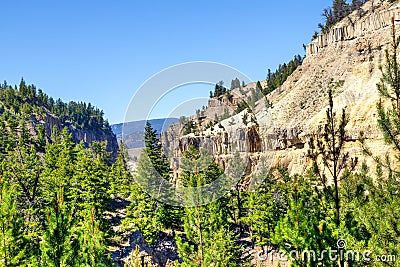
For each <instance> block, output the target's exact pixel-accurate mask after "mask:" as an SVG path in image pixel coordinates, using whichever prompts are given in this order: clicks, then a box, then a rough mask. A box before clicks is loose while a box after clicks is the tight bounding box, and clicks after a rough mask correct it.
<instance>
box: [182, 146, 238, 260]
mask: <svg viewBox="0 0 400 267" xmlns="http://www.w3.org/2000/svg"><path fill="white" fill-rule="evenodd" d="M184 157H185V159H186V162H183V165H186V166H185V167H184V169H185V171H184V172H183V173H182V176H181V179H182V180H183V184H184V185H185V186H187V187H188V190H189V191H191V193H188V194H186V195H185V197H186V199H185V203H187V204H189V205H188V207H187V208H185V214H184V218H183V221H184V231H185V239H182V238H181V237H179V236H177V237H176V241H177V246H178V252H179V255H180V257H181V258H182V260H183V263H182V266H212V265H215V266H237V265H238V263H237V262H236V260H235V257H236V251H237V248H236V246H235V244H234V235H233V234H232V233H231V232H230V230H229V227H230V225H229V223H228V209H227V207H226V205H225V203H224V201H222V200H221V199H220V200H213V199H204V198H207V197H209V196H208V194H204V193H203V192H202V188H201V186H204V185H206V184H208V183H210V182H212V181H215V180H217V179H218V178H219V177H220V176H221V174H222V173H223V171H222V170H221V169H220V168H215V165H214V164H212V163H211V164H210V165H209V167H205V166H207V162H209V160H208V159H206V158H205V155H204V154H202V153H201V152H200V151H196V150H195V149H194V148H193V147H191V148H190V149H189V150H188V151H186V152H185V154H184ZM208 201H211V203H209V204H207V205H202V203H206V202H208Z"/></svg>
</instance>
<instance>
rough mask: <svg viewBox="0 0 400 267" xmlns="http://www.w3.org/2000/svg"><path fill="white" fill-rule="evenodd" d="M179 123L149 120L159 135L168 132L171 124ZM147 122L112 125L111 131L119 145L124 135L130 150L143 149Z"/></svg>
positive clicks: (169, 120)
mask: <svg viewBox="0 0 400 267" xmlns="http://www.w3.org/2000/svg"><path fill="white" fill-rule="evenodd" d="M178 121H179V120H178V119H176V118H166V119H154V120H148V122H150V124H151V126H152V127H153V129H154V130H156V131H157V133H158V134H160V133H161V132H163V131H165V130H167V129H168V127H169V126H170V125H171V124H173V123H177V122H178ZM146 122H147V121H146V120H141V121H131V122H125V123H118V124H113V125H111V129H112V131H113V132H114V133H115V135H116V136H117V140H118V143H119V142H120V140H121V138H122V134H124V143H125V145H127V147H128V148H142V147H143V137H144V127H145V126H146ZM122 131H124V132H122Z"/></svg>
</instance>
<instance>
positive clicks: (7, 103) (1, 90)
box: [0, 78, 110, 130]
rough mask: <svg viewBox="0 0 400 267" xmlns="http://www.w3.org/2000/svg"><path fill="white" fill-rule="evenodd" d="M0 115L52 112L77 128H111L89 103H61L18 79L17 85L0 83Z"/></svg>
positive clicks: (100, 113) (101, 114) (100, 112)
mask: <svg viewBox="0 0 400 267" xmlns="http://www.w3.org/2000/svg"><path fill="white" fill-rule="evenodd" d="M0 101H1V103H0V114H1V115H2V117H3V118H4V119H8V118H10V117H11V116H19V115H30V114H31V113H35V114H38V115H44V114H46V113H52V114H54V115H56V116H58V117H59V118H60V119H61V120H62V121H65V122H71V123H72V124H73V125H74V126H75V127H76V128H80V129H94V128H99V129H105V130H110V125H109V123H108V121H107V120H105V119H104V118H103V116H104V112H103V111H102V110H100V109H98V108H96V107H94V106H92V105H91V104H90V103H85V102H74V101H70V102H69V103H65V102H63V101H62V100H61V99H57V100H54V99H53V98H52V97H49V96H48V95H47V94H45V93H44V92H43V91H42V90H41V89H37V88H36V86H35V85H33V84H31V85H27V84H26V82H25V81H24V79H23V78H22V79H21V82H20V84H19V86H16V85H15V86H14V87H13V86H11V85H8V84H7V82H6V81H4V83H2V84H0Z"/></svg>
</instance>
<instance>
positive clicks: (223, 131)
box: [162, 0, 400, 174]
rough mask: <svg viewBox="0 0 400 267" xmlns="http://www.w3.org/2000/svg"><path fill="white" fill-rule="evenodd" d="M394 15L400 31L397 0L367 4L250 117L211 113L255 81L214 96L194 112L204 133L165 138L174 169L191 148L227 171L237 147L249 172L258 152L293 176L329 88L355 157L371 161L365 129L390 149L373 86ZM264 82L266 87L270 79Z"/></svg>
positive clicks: (178, 129) (378, 147)
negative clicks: (344, 114) (378, 116)
mask: <svg viewBox="0 0 400 267" xmlns="http://www.w3.org/2000/svg"><path fill="white" fill-rule="evenodd" d="M392 17H394V19H395V24H396V26H397V29H399V28H400V27H399V25H398V24H399V21H400V5H399V3H398V2H396V3H394V4H390V3H389V2H388V1H377V0H371V1H368V2H367V3H366V4H365V5H364V6H363V7H362V9H361V10H358V11H354V12H353V13H352V14H350V15H349V16H348V17H346V18H345V19H344V20H342V21H341V22H339V23H337V24H336V25H335V26H334V27H333V28H332V29H331V30H330V32H329V33H327V34H324V35H322V36H319V37H318V38H317V39H315V40H314V41H312V42H311V43H310V44H309V45H307V49H306V51H307V55H306V58H305V59H304V61H303V64H302V65H301V66H300V67H298V68H297V70H296V71H295V72H294V73H293V74H292V75H291V76H290V77H289V78H288V79H287V80H286V82H285V83H284V84H283V85H282V86H281V87H280V88H278V89H276V90H275V91H273V92H272V93H270V94H268V95H267V96H266V98H262V99H261V100H259V101H257V102H256V104H255V105H254V107H252V108H251V109H252V113H253V115H251V114H250V113H251V112H250V113H249V112H248V111H247V110H246V109H245V110H243V111H240V112H239V113H233V116H230V117H229V118H227V119H224V120H222V121H220V122H218V123H216V122H215V121H214V123H211V124H210V121H213V118H214V113H216V112H220V114H221V110H224V109H225V108H230V109H231V110H235V108H236V107H237V104H238V102H240V100H238V99H242V100H245V101H248V96H249V95H251V91H252V90H254V89H255V88H256V84H255V83H254V84H248V85H247V86H245V87H244V88H241V89H240V90H235V92H234V93H233V97H232V96H229V97H225V98H224V97H220V98H219V99H211V100H210V103H209V106H208V108H207V110H206V111H205V114H204V116H202V117H201V118H199V117H197V118H196V117H194V118H195V120H196V122H197V123H198V125H201V131H199V132H197V133H190V134H183V133H184V131H183V130H182V129H184V126H182V125H180V126H179V125H175V126H174V127H171V128H170V129H169V130H168V131H167V132H165V133H164V134H163V135H162V142H163V144H164V146H165V147H166V151H168V153H169V154H171V155H173V158H172V162H173V166H174V168H175V169H176V170H178V167H179V162H180V156H181V154H182V152H183V151H185V150H186V149H187V147H188V146H189V145H194V146H196V147H198V148H205V149H207V150H209V151H210V152H211V153H212V154H214V155H216V158H217V161H218V162H219V163H220V165H221V166H222V167H223V168H226V166H228V165H229V159H230V158H231V157H232V153H233V152H234V151H240V152H241V153H242V154H246V157H247V159H248V161H247V164H248V168H247V171H248V174H249V173H251V172H254V171H256V169H257V167H256V166H257V163H258V161H259V159H260V158H261V157H264V158H265V159H266V162H267V163H268V164H269V165H270V166H271V167H278V166H279V167H287V168H288V170H289V172H290V174H295V173H304V171H305V170H306V168H307V166H308V160H307V157H306V154H307V150H308V140H309V137H310V136H311V135H312V134H314V133H316V132H317V130H318V129H319V128H320V127H321V125H323V123H324V120H325V114H326V108H327V105H328V97H327V91H328V89H329V88H332V89H333V92H334V109H335V110H336V111H338V113H339V112H340V111H341V109H342V108H345V109H346V112H347V114H348V119H349V123H348V124H347V127H346V130H347V143H346V147H347V150H348V151H349V152H350V154H351V155H352V156H357V157H359V158H360V159H361V160H366V161H370V159H367V158H365V159H363V155H362V153H361V147H360V143H359V142H358V141H357V139H358V138H359V133H360V131H363V132H365V136H366V138H367V144H368V146H370V147H371V149H372V150H373V151H374V152H375V153H377V154H384V153H386V151H387V147H386V146H385V145H384V144H383V141H382V136H381V133H380V130H379V129H378V126H377V122H376V103H377V102H378V101H379V94H378V90H377V89H376V84H377V82H378V81H379V79H380V77H381V72H380V70H379V65H381V64H383V63H384V50H385V48H387V47H388V44H389V42H390V37H391V20H392ZM261 85H262V86H266V82H265V81H264V82H261ZM233 99H236V100H233ZM271 103H272V105H271ZM245 114H247V115H245ZM204 121H205V122H206V123H204ZM210 125H212V126H211V127H208V126H210Z"/></svg>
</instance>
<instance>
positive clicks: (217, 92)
mask: <svg viewBox="0 0 400 267" xmlns="http://www.w3.org/2000/svg"><path fill="white" fill-rule="evenodd" d="M228 92H229V90H228V89H226V87H225V86H224V82H223V81H219V82H218V83H217V84H216V85H215V89H214V94H213V97H219V96H221V95H224V94H226V93H228ZM210 96H211V94H210Z"/></svg>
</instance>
